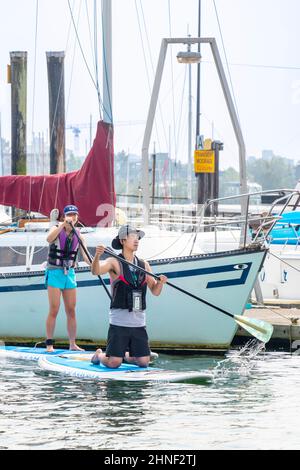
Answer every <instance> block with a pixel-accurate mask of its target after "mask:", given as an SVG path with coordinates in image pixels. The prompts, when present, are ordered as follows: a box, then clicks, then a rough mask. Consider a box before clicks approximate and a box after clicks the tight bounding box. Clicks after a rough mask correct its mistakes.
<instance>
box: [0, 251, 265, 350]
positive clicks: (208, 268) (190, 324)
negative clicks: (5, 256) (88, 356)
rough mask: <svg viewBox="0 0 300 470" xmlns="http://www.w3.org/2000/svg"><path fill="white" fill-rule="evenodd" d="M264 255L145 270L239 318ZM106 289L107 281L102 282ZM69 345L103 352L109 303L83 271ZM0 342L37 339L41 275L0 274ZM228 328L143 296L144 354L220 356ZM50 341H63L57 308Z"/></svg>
mask: <svg viewBox="0 0 300 470" xmlns="http://www.w3.org/2000/svg"><path fill="white" fill-rule="evenodd" d="M265 254H266V252H265V250H260V249H258V250H255V249H253V248H252V249H251V250H236V251H232V252H226V253H215V254H211V255H197V256H189V257H184V258H172V259H164V260H162V261H154V262H152V263H151V264H152V269H153V271H154V272H155V273H157V274H165V275H167V276H168V278H169V280H170V281H171V282H172V283H174V284H177V285H178V286H180V287H181V288H183V289H185V290H187V291H190V292H191V293H194V294H195V295H197V296H198V297H200V298H203V299H205V300H206V301H208V302H210V303H211V304H213V305H216V306H217V307H220V308H222V309H224V310H226V311H228V312H230V313H232V314H237V315H240V314H242V313H243V311H244V308H245V305H246V303H247V301H248V299H249V296H250V293H251V290H252V288H253V286H254V283H255V280H256V278H257V274H258V272H259V270H260V268H261V266H262V263H263V260H264V257H265ZM104 280H105V282H106V283H107V284H108V283H109V280H108V277H107V276H105V277H104ZM77 282H78V296H77V324H78V333H77V337H78V339H81V340H86V341H92V342H94V343H97V344H103V343H105V341H106V335H107V330H108V311H109V298H108V296H107V294H106V292H105V290H104V288H103V287H102V286H101V285H100V282H99V280H98V279H97V277H94V276H92V275H91V273H90V271H89V269H88V268H80V269H79V270H78V272H77ZM0 298H1V313H0V338H2V339H4V340H5V339H9V338H23V339H26V338H27V339H29V338H44V336H45V322H46V317H47V314H48V298H47V291H46V289H45V286H44V273H43V271H41V270H35V269H34V267H33V268H32V270H31V271H30V272H26V270H25V268H24V269H23V270H21V269H19V271H18V272H14V273H13V272H9V273H7V274H4V273H3V271H2V275H1V273H0ZM236 328H237V325H236V323H235V321H234V320H232V319H231V318H229V317H227V316H226V315H224V314H222V313H221V312H219V311H218V310H217V309H215V308H212V307H209V306H207V305H205V304H202V303H201V302H199V301H197V300H194V299H192V298H190V297H188V296H187V295H184V294H182V293H180V292H178V291H176V290H175V289H172V288H171V287H169V286H165V287H164V290H163V292H162V294H161V295H160V296H159V297H154V296H152V295H151V294H150V293H149V294H148V296H147V330H148V334H149V337H150V340H151V346H152V347H160V348H165V349H189V348H191V349H206V350H208V349H213V350H215V349H227V348H228V347H229V345H230V343H231V341H232V339H233V337H234V335H235V332H236ZM55 337H56V338H60V339H67V332H66V318H65V314H64V312H63V306H61V312H60V314H59V316H58V319H57V325H56V330H55Z"/></svg>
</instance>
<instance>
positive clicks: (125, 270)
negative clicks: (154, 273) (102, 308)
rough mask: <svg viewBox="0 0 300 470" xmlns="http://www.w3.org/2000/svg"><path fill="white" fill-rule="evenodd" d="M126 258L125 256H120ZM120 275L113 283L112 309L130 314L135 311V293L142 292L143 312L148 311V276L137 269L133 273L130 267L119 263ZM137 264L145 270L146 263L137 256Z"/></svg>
mask: <svg viewBox="0 0 300 470" xmlns="http://www.w3.org/2000/svg"><path fill="white" fill-rule="evenodd" d="M119 256H120V258H123V259H125V258H124V256H123V255H119ZM119 264H120V275H119V277H118V278H117V279H116V280H115V281H112V283H111V289H112V300H111V304H110V308H122V309H126V310H128V311H129V312H132V310H133V296H132V294H133V292H134V291H140V292H141V293H142V310H145V309H146V293H147V281H146V274H145V273H143V272H142V271H139V270H138V269H136V270H135V271H131V269H130V267H129V266H128V265H127V264H125V263H122V262H121V261H119ZM135 264H137V266H140V267H141V268H143V269H145V262H144V261H142V260H140V259H139V258H137V256H135Z"/></svg>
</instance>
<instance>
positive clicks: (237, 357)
mask: <svg viewBox="0 0 300 470" xmlns="http://www.w3.org/2000/svg"><path fill="white" fill-rule="evenodd" d="M262 352H265V343H262V342H261V341H258V340H256V339H252V340H250V341H248V342H247V343H246V344H245V346H244V347H243V348H241V349H240V350H233V351H230V353H229V355H228V357H226V359H224V360H223V361H220V362H219V363H218V364H217V366H216V367H215V368H214V369H213V375H214V381H216V380H228V379H240V380H242V379H247V378H249V376H250V375H251V372H252V371H253V369H254V368H255V366H256V365H257V361H258V360H259V359H261V357H259V355H260V354H261V353H262Z"/></svg>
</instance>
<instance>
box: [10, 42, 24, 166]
mask: <svg viewBox="0 0 300 470" xmlns="http://www.w3.org/2000/svg"><path fill="white" fill-rule="evenodd" d="M10 71H11V72H10V73H11V76H10V80H11V173H12V175H26V117H27V115H26V113H27V52H25V51H21V52H11V53H10Z"/></svg>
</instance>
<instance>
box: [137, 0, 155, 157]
mask: <svg viewBox="0 0 300 470" xmlns="http://www.w3.org/2000/svg"><path fill="white" fill-rule="evenodd" d="M135 10H136V15H137V20H138V26H139V33H140V39H141V44H142V52H143V58H144V64H145V69H146V76H147V83H148V89H149V94H150V96H151V84H150V75H149V70H148V64H147V58H146V51H145V47H144V41H143V33H142V27H141V22H140V15H139V11H138V6H137V0H135ZM154 125H155V131H156V137H157V143H158V148H159V149H161V145H160V139H159V133H158V127H157V120H156V117H155V116H154Z"/></svg>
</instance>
